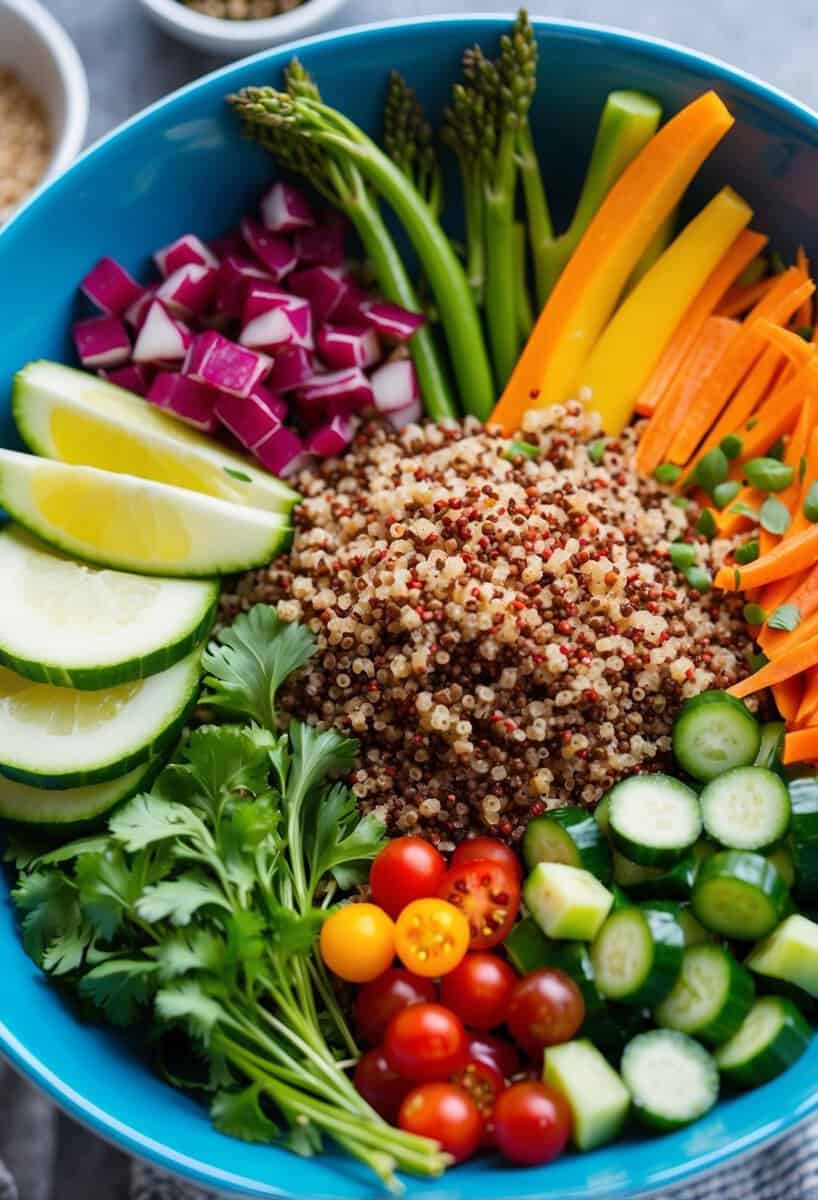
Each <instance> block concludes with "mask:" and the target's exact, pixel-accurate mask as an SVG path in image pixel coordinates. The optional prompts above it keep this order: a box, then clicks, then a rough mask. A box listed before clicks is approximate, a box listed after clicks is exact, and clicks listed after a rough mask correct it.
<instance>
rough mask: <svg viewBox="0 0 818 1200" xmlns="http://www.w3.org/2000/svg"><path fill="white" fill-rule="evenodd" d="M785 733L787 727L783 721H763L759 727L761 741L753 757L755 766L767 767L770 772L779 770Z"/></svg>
mask: <svg viewBox="0 0 818 1200" xmlns="http://www.w3.org/2000/svg"><path fill="white" fill-rule="evenodd" d="M786 732H787V726H786V724H785V723H784V722H783V721H765V723H764V724H763V725H762V726H761V741H760V742H759V746H758V753H757V754H756V757H755V764H754V765H755V766H757V767H767V769H768V770H770V771H776V770H780V769H781V756H782V755H783V753H784V735H785V733H786Z"/></svg>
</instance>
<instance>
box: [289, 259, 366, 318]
mask: <svg viewBox="0 0 818 1200" xmlns="http://www.w3.org/2000/svg"><path fill="white" fill-rule="evenodd" d="M287 286H288V287H289V288H291V289H292V291H294V292H295V294H296V295H297V296H304V297H305V298H306V299H307V300H309V302H310V304H311V305H312V311H313V314H314V316H315V318H316V320H318V321H328V320H329V318H330V317H331V316H332V314H333V313H334V312H335V310H336V309H337V308H338V306H339V304H341V303H342V301H343V300H344V299H345V297H347V296H348V295H349V293H350V291H351V290H352V287H353V285H352V284H351V283H350V281H349V279H348V277H347V272H346V270H345V269H344V268H343V267H307V268H306V269H305V270H303V271H293V273H292V275H290V277H289V279H288V280H287Z"/></svg>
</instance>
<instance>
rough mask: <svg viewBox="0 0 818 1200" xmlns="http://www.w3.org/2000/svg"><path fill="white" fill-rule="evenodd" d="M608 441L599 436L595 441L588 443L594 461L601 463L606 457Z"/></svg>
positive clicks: (589, 452) (590, 455) (590, 456)
mask: <svg viewBox="0 0 818 1200" xmlns="http://www.w3.org/2000/svg"><path fill="white" fill-rule="evenodd" d="M606 449H607V443H606V441H605V439H604V438H597V439H596V440H595V441H593V442H589V443H588V457H589V458H590V460H591V462H592V463H596V464H599V463H601V462H602V460H603V458H604V457H605V451H606Z"/></svg>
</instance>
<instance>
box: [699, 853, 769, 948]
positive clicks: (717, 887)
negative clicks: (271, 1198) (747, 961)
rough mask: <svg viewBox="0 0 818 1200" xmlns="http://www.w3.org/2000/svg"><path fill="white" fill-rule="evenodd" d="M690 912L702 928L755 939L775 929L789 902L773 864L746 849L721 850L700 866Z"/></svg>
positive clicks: (749, 939) (724, 934)
mask: <svg viewBox="0 0 818 1200" xmlns="http://www.w3.org/2000/svg"><path fill="white" fill-rule="evenodd" d="M692 904H693V912H694V914H695V915H696V917H698V919H699V920H700V921H701V923H702V925H704V927H705V929H710V930H712V932H713V933H719V934H721V935H722V936H723V937H729V938H736V939H738V940H739V941H755V940H756V938H760V937H764V936H765V935H766V934H768V933H770V931H771V930H773V929H775V927H776V925H777V924H778V922H779V921H780V920H781V919H782V918H783V917H784V916H785V915H786V912H787V909H788V908H789V907H790V905H791V901H790V893H789V889H788V888H787V885H786V884H785V882H784V880H783V879H782V878H781V876H780V875H779V873H778V871H777V870H776V869H775V867H774V866H773V865H772V864H771V863H769V862H768V861H767V859H766V858H763V857H762V856H761V855H760V854H753V853H751V852H750V851H749V850H722V851H720V852H719V853H718V854H714V855H713V857H712V858H708V859H706V860H705V861H704V862H703V863H702V865H701V866H700V867H699V871H698V874H697V876H696V882H695V883H694V885H693V897H692Z"/></svg>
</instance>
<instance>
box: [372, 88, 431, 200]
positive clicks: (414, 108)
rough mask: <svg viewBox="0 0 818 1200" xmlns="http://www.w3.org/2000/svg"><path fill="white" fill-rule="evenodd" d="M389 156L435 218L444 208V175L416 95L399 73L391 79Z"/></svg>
mask: <svg viewBox="0 0 818 1200" xmlns="http://www.w3.org/2000/svg"><path fill="white" fill-rule="evenodd" d="M383 144H384V146H385V147H386V152H387V154H388V155H389V157H390V158H391V159H392V162H393V163H395V164H396V165H397V166H399V167H400V169H401V170H402V171H403V173H404V175H405V176H406V178H407V179H409V180H411V182H412V183H413V184H414V185H415V187H416V188H417V190H418V191H419V192H420V194H421V196H422V197H423V199H424V200H425V201H426V203H427V204H428V205H429V208H430V209H431V210H432V212H433V213H434V215H435V216H436V217H439V216H440V211H441V209H442V208H443V173H442V171H441V169H440V163H439V162H438V158H437V154H436V153H435V144H434V134H433V132H432V127H431V125H430V124H429V122H428V121H427V119H426V114H425V112H424V111H423V105H422V104H421V102H420V100H419V99H418V97H417V93H416V92H415V91H414V89H413V88H411V87H410V86H409V84H408V83H407V82H406V80H405V79H404V77H403V76H402V75H401V74H400V72H399V71H393V72H392V74H391V75H390V77H389V91H388V92H387V96H386V106H385V109H384V120H383Z"/></svg>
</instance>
